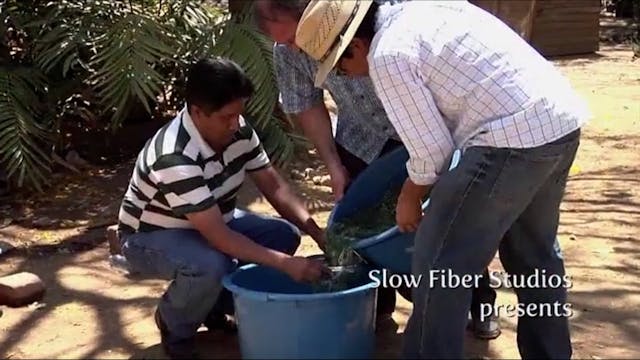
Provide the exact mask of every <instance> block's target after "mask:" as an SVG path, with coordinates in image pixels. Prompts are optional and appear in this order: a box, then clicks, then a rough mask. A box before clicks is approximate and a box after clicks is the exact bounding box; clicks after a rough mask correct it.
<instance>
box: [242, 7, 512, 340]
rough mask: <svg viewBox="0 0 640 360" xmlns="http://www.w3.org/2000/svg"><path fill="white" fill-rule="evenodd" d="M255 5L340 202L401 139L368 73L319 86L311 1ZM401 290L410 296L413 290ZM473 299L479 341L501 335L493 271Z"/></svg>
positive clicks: (384, 306) (381, 310)
mask: <svg viewBox="0 0 640 360" xmlns="http://www.w3.org/2000/svg"><path fill="white" fill-rule="evenodd" d="M377 2H378V3H382V4H393V3H401V2H403V1H398V0H395V1H390V0H377ZM254 4H255V6H254V9H255V17H256V20H257V24H258V26H259V28H260V29H261V30H262V31H263V32H264V33H265V34H266V35H268V36H269V37H270V38H271V39H273V40H274V41H275V42H276V43H275V45H274V48H273V61H274V65H275V73H276V78H277V80H278V87H279V90H280V93H281V101H282V105H283V109H284V110H285V111H286V112H288V113H292V114H293V115H294V116H296V117H297V118H298V120H299V123H300V125H301V126H302V129H303V131H304V133H305V135H307V136H308V137H309V138H310V139H311V140H312V142H313V143H314V145H315V146H316V148H317V150H318V153H319V154H320V156H321V158H322V159H323V161H324V162H325V164H326V166H327V169H328V170H329V173H330V176H331V179H332V182H331V183H332V188H333V192H334V195H335V198H336V200H340V197H341V196H342V194H343V192H344V190H345V188H346V187H347V183H348V182H349V180H350V179H353V178H355V177H357V176H358V174H359V173H361V172H362V171H363V170H364V169H365V168H366V167H367V166H368V164H369V163H370V162H371V161H373V160H375V159H376V158H377V157H379V156H382V155H384V154H385V153H387V152H388V151H391V150H393V149H395V148H396V147H398V146H400V145H401V142H400V141H399V140H400V138H399V137H398V135H397V133H396V131H395V129H394V128H393V126H392V125H391V123H390V122H389V119H388V117H387V114H386V112H385V110H384V107H383V106H382V103H381V102H380V100H379V99H378V97H377V96H376V93H375V89H374V87H373V84H372V83H371V79H369V78H368V77H360V78H350V77H347V76H342V75H341V74H338V73H337V72H336V71H330V72H329V73H328V75H327V78H326V81H324V82H323V83H322V84H321V85H320V84H315V74H316V72H317V69H318V65H319V63H318V62H317V61H316V60H314V59H313V58H311V57H310V56H309V55H307V54H305V53H304V52H302V51H300V50H299V49H298V48H297V46H296V45H295V43H294V40H295V33H296V27H297V24H298V21H299V20H300V17H301V16H302V13H303V12H304V9H305V8H306V6H307V5H308V4H309V0H260V1H257V2H255V3H254ZM323 89H326V90H327V91H329V92H330V93H331V95H332V97H333V98H334V100H335V101H336V104H337V106H338V113H339V115H338V117H339V119H338V125H337V129H336V138H335V141H334V139H333V137H332V133H331V128H330V119H329V114H328V111H327V108H326V107H325V105H324V103H323V101H322V100H323ZM345 170H346V173H345ZM398 290H399V292H400V293H401V294H403V296H407V297H409V294H410V290H411V289H406V288H404V287H401V288H399V289H398ZM407 293H409V294H407ZM378 296H379V298H378V306H377V310H378V319H379V322H380V323H382V322H384V321H385V320H386V319H389V318H390V317H391V314H392V313H393V311H394V309H395V291H394V289H392V288H387V289H385V288H380V289H379V295H378ZM472 298H473V302H472V306H471V314H472V321H471V322H470V329H471V330H473V333H474V335H475V336H476V337H477V338H480V339H495V338H497V337H498V336H500V333H501V330H500V326H499V323H498V321H497V318H496V317H495V316H488V317H486V318H482V317H481V316H480V312H481V311H480V308H481V304H487V305H489V306H490V307H493V305H494V303H495V299H496V292H495V290H494V289H493V288H491V287H490V285H489V276H488V271H485V277H483V279H482V281H481V282H480V286H479V287H478V288H476V289H474V291H473V296H472Z"/></svg>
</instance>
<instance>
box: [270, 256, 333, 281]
mask: <svg viewBox="0 0 640 360" xmlns="http://www.w3.org/2000/svg"><path fill="white" fill-rule="evenodd" d="M282 268H283V271H284V272H285V273H287V275H289V276H290V277H291V278H292V279H294V280H295V281H298V282H315V281H318V280H320V279H321V278H322V277H323V276H326V275H328V274H330V273H331V272H330V271H329V268H327V267H326V266H325V265H324V264H323V263H322V262H321V261H319V260H315V259H308V258H304V257H299V256H293V257H290V258H287V259H286V260H284V263H283V266H282Z"/></svg>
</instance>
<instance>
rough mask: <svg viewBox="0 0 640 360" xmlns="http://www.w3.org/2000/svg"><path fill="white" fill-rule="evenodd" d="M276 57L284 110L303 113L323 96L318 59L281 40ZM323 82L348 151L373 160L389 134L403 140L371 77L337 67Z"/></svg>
mask: <svg viewBox="0 0 640 360" xmlns="http://www.w3.org/2000/svg"><path fill="white" fill-rule="evenodd" d="M273 57H274V66H275V73H276V78H277V82H278V86H279V90H280V95H281V101H282V109H283V111H285V112H287V113H294V114H295V113H300V112H302V111H305V110H308V109H309V108H311V107H313V106H314V105H317V104H320V103H321V102H322V101H323V100H324V99H323V89H320V88H316V87H315V86H314V84H313V83H314V78H315V74H316V70H317V63H316V61H315V60H313V59H311V58H310V57H309V56H308V55H306V54H304V53H303V52H299V51H297V50H293V49H291V48H289V47H287V46H286V45H280V44H276V45H275V46H274V49H273ZM323 86H324V87H325V89H326V90H327V91H329V93H330V94H331V97H333V100H334V101H335V102H336V106H337V108H338V121H337V126H336V142H337V143H339V144H340V145H342V147H344V148H345V149H346V150H347V151H349V152H351V153H352V154H353V155H355V156H357V157H359V158H360V159H362V160H363V161H365V162H366V163H370V162H371V161H373V160H374V159H375V158H377V157H378V155H379V154H380V151H381V150H382V148H383V147H384V145H385V143H386V142H387V140H388V139H389V138H393V139H395V140H398V141H399V140H400V138H399V137H398V135H397V134H396V131H395V129H394V127H393V126H392V125H391V123H390V122H389V119H388V118H387V114H386V113H385V110H384V107H383V106H382V103H381V102H380V100H379V99H378V97H377V95H376V92H375V89H374V88H373V84H372V82H371V79H370V78H369V77H361V78H350V77H348V76H339V75H337V74H336V72H335V70H334V71H332V72H331V73H330V74H329V76H328V77H327V80H326V82H325V83H324V85H323Z"/></svg>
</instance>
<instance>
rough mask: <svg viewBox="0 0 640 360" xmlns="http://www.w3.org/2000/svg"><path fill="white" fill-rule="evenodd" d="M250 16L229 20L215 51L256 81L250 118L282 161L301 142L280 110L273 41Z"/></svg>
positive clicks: (264, 140)
mask: <svg viewBox="0 0 640 360" xmlns="http://www.w3.org/2000/svg"><path fill="white" fill-rule="evenodd" d="M252 24H253V22H252V21H251V19H250V18H248V17H241V20H239V21H227V23H226V25H225V27H224V29H223V31H222V34H221V35H220V36H219V37H218V38H217V39H216V44H215V46H214V48H213V53H214V54H216V55H219V56H222V57H226V58H230V59H232V60H233V61H235V62H236V63H238V65H240V66H241V67H242V68H243V69H244V70H245V71H246V73H247V76H248V77H249V78H250V79H251V80H252V82H253V84H254V86H255V89H256V91H255V94H254V96H253V97H252V98H251V100H250V101H249V103H248V104H247V108H246V112H247V114H246V117H247V118H248V119H250V122H251V123H252V124H253V126H254V127H255V128H256V132H257V133H258V135H259V136H260V138H261V139H262V142H263V143H264V145H265V150H266V151H267V153H268V154H269V155H270V156H271V157H272V158H273V159H274V160H275V161H276V162H277V163H280V164H284V163H285V162H287V161H288V160H289V159H291V156H292V155H293V154H294V151H295V148H296V145H297V143H298V141H296V139H294V138H293V134H291V131H290V129H288V128H287V126H286V122H285V119H284V117H283V116H281V115H280V114H278V113H277V111H276V110H277V109H278V90H277V89H278V88H277V83H276V79H275V75H274V72H273V61H272V47H273V43H272V42H271V41H270V40H268V39H267V38H266V37H264V36H263V35H262V34H260V33H259V32H258V31H257V30H256V29H255V27H254V26H253V25H252Z"/></svg>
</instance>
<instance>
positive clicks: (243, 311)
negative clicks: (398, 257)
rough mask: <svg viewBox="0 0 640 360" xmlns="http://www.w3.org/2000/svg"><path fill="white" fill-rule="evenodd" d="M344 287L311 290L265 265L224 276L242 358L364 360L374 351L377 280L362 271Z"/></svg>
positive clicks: (253, 265)
mask: <svg viewBox="0 0 640 360" xmlns="http://www.w3.org/2000/svg"><path fill="white" fill-rule="evenodd" d="M361 274H362V275H361V276H360V277H359V278H358V281H356V283H355V287H352V288H350V289H348V290H344V291H336V292H326V293H314V292H313V288H312V287H311V286H310V285H307V284H302V283H298V282H295V281H293V280H292V279H291V278H290V277H289V276H288V275H286V274H284V273H282V272H280V271H277V270H275V269H273V268H270V267H265V266H260V265H255V264H251V265H245V266H243V267H240V268H239V269H238V270H236V271H234V272H233V273H231V274H229V275H227V276H225V277H224V279H223V284H224V286H225V288H227V289H228V290H229V291H230V292H231V293H232V294H233V299H234V305H235V316H236V320H237V323H238V335H239V342H240V351H241V353H242V357H243V358H244V359H350V358H351V359H369V358H371V357H372V356H373V354H374V350H375V316H376V315H375V304H376V297H377V288H376V285H377V283H376V282H375V281H372V280H371V279H370V278H369V276H368V272H367V271H365V269H363V271H362V272H361Z"/></svg>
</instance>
